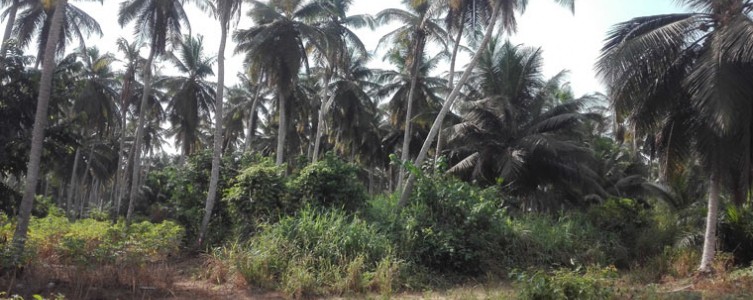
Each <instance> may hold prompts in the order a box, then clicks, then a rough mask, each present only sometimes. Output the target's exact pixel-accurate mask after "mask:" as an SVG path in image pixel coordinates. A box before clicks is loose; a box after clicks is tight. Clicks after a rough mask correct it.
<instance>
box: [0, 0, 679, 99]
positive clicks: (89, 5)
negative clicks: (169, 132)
mask: <svg viewBox="0 0 753 300" xmlns="http://www.w3.org/2000/svg"><path fill="white" fill-rule="evenodd" d="M120 2H121V1H120V0H104V4H99V2H87V1H76V0H71V3H73V4H74V5H76V6H78V7H79V8H81V9H83V10H84V11H86V12H87V13H89V14H90V15H91V16H93V17H94V18H95V19H97V21H99V23H100V26H101V27H102V31H103V33H104V34H103V36H101V37H100V36H92V37H90V38H89V39H88V40H87V41H86V43H87V46H89V47H91V46H97V47H99V48H100V49H102V50H103V51H110V52H113V53H116V47H115V41H116V40H117V39H118V38H119V37H125V38H126V39H129V40H132V39H133V31H132V30H131V29H130V28H128V27H127V28H121V27H120V26H119V25H118V23H117V13H118V7H119V3H120ZM244 5H245V7H244V13H243V15H242V17H241V20H240V22H239V24H238V27H239V28H249V27H251V26H253V24H252V22H251V21H250V20H249V18H248V17H247V16H246V14H245V11H247V10H248V9H249V8H250V7H251V6H250V5H249V4H247V3H244ZM391 7H397V8H400V7H402V4H401V0H379V1H374V0H355V1H354V4H353V7H352V8H351V11H350V13H351V14H376V13H377V12H379V11H380V10H382V9H385V8H391ZM186 10H187V13H188V15H189V19H190V21H191V32H192V34H194V35H196V34H200V35H203V36H204V42H205V47H206V51H207V54H209V55H213V56H214V55H216V53H217V48H218V45H219V39H220V37H219V25H218V23H217V22H216V21H215V20H214V19H212V18H211V17H209V16H208V15H207V14H206V13H205V12H202V11H200V10H199V9H197V8H195V7H193V6H192V5H187V7H186ZM681 11H683V8H682V7H678V6H677V5H676V4H675V1H672V0H629V1H628V0H576V9H575V14H572V13H571V12H570V11H569V10H568V9H565V8H563V7H561V6H559V5H557V4H556V3H555V1H553V0H532V1H529V6H528V8H527V10H526V11H525V13H524V14H523V15H522V16H519V18H518V32H517V33H516V34H515V35H513V36H510V37H508V38H509V39H510V40H511V41H512V42H514V43H516V44H524V45H525V46H532V47H541V48H542V50H543V57H544V74H545V75H546V76H553V75H555V74H557V73H558V72H560V71H561V70H568V71H569V72H570V82H571V86H572V88H573V91H574V92H575V94H576V96H579V95H583V94H589V93H593V92H604V91H605V88H604V86H603V85H602V84H601V83H600V81H599V80H598V78H597V77H596V74H595V71H594V68H593V66H594V63H595V61H596V59H597V58H598V56H599V50H600V49H601V46H602V44H603V39H604V37H605V36H606V33H607V32H608V30H609V28H610V27H611V26H612V25H614V24H616V23H619V22H623V21H627V20H629V19H631V18H634V17H638V16H645V15H655V14H665V13H672V12H681ZM4 21H5V20H3V22H0V26H1V27H0V28H5V22H4ZM396 26H397V24H389V25H386V26H383V27H381V28H377V29H376V30H374V31H372V30H370V29H361V30H358V31H357V33H358V34H359V37H360V38H361V39H362V40H363V41H364V43H365V45H366V46H367V49H369V50H374V49H375V48H376V45H377V42H378V40H379V38H380V37H381V36H382V35H384V34H385V33H387V32H389V31H390V29H391V28H392V29H394V28H395V27H396ZM186 33H187V32H186ZM74 44H75V43H73V44H72V45H74ZM234 47H235V45H234V44H233V42H232V40H231V39H229V43H228V47H227V53H226V57H227V63H226V72H227V73H226V74H227V75H226V78H227V79H226V80H227V81H228V82H227V85H228V86H230V85H232V84H233V83H235V82H236V81H237V80H236V76H235V74H236V73H238V72H241V71H243V69H242V66H243V58H242V57H241V55H234V54H233V49H234ZM32 51H33V50H32ZM29 53H34V52H29ZM147 53H148V52H147V50H146V49H145V50H144V51H143V56H146V54H147ZM382 55H383V53H376V54H375V55H374V58H373V59H372V63H371V67H375V68H383V69H384V68H389V67H390V66H389V65H388V64H386V63H385V62H383V61H382V60H381V57H382ZM463 61H468V59H467V58H466V59H462V58H461V61H460V63H459V64H458V67H461V66H462V64H463V63H462V62H463ZM215 69H216V66H215ZM438 69H443V70H447V69H448V68H438ZM165 72H167V73H169V72H170V70H169V67H168V69H167V70H166V71H165Z"/></svg>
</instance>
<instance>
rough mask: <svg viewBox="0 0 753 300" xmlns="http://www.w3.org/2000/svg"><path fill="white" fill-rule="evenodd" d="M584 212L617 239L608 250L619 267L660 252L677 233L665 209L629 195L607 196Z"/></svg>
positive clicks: (670, 242) (642, 261) (671, 217)
mask: <svg viewBox="0 0 753 300" xmlns="http://www.w3.org/2000/svg"><path fill="white" fill-rule="evenodd" d="M587 216H588V219H589V220H590V222H591V223H592V224H593V225H594V226H595V227H596V228H600V229H601V231H602V232H603V231H606V232H608V234H611V235H613V236H614V237H615V238H616V240H617V241H618V244H617V245H615V247H613V248H612V254H611V259H612V260H613V261H614V263H615V264H617V266H618V267H631V266H632V265H636V264H637V265H641V264H644V263H646V262H648V261H650V260H651V259H652V258H653V257H655V256H659V255H662V253H663V252H664V248H665V247H667V246H670V245H672V244H673V243H674V241H675V240H676V237H677V235H678V229H677V225H676V224H677V221H676V220H675V219H674V217H673V216H671V215H670V214H669V213H668V212H665V211H663V210H661V209H659V208H658V206H655V207H653V209H651V208H649V207H645V206H643V205H641V204H639V203H638V202H637V201H635V200H632V199H611V200H608V201H607V202H605V203H604V204H602V205H597V206H593V207H592V208H591V209H589V211H588V213H587ZM602 234H603V233H602Z"/></svg>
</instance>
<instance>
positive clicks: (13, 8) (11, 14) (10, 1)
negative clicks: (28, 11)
mask: <svg viewBox="0 0 753 300" xmlns="http://www.w3.org/2000/svg"><path fill="white" fill-rule="evenodd" d="M30 3H31V2H30V1H28V0H0V7H7V8H6V9H5V11H3V12H2V13H0V20H2V19H4V20H5V31H3V39H2V41H0V67H2V65H3V63H4V62H3V60H4V59H5V55H6V52H7V50H8V45H6V44H7V43H8V42H9V41H10V36H11V33H12V32H13V24H15V23H16V16H17V14H18V10H19V9H21V8H23V7H25V6H27V5H29V4H30Z"/></svg>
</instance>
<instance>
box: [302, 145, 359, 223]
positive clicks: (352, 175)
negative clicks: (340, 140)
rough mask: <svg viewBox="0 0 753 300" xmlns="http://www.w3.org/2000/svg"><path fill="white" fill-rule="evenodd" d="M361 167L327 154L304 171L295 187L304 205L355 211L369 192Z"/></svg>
mask: <svg viewBox="0 0 753 300" xmlns="http://www.w3.org/2000/svg"><path fill="white" fill-rule="evenodd" d="M358 170H359V169H358V167H357V166H355V165H353V164H349V163H346V162H344V161H342V160H340V159H339V158H337V157H336V156H333V155H326V156H325V157H324V159H322V160H320V161H317V162H315V163H312V164H310V165H308V166H306V167H305V168H303V170H301V172H300V174H299V175H298V177H297V178H296V179H295V180H294V181H293V186H294V189H295V191H296V192H297V194H298V195H297V196H298V197H300V199H301V203H303V204H309V205H314V206H318V207H334V208H340V209H344V210H346V211H351V212H352V211H355V210H357V209H358V208H360V207H362V206H363V205H364V204H365V203H366V198H367V195H366V189H365V188H364V186H363V183H361V181H360V180H359V179H358Z"/></svg>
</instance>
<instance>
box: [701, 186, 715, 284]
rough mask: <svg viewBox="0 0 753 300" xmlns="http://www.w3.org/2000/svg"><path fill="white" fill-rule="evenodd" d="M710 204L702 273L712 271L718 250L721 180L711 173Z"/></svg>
mask: <svg viewBox="0 0 753 300" xmlns="http://www.w3.org/2000/svg"><path fill="white" fill-rule="evenodd" d="M709 184H710V187H709V206H708V212H707V213H706V234H704V236H703V255H702V256H701V266H700V267H698V271H699V272H701V273H710V272H712V271H713V270H712V269H711V263H712V262H713V261H714V252H715V251H716V225H717V214H718V212H719V181H718V179H717V176H716V175H711V179H710V180H709Z"/></svg>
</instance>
